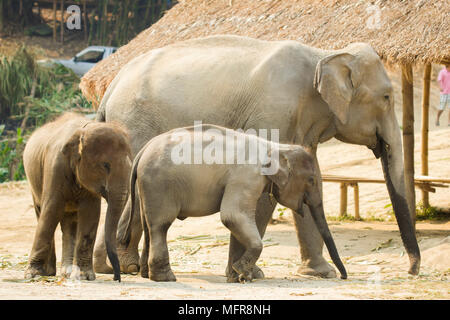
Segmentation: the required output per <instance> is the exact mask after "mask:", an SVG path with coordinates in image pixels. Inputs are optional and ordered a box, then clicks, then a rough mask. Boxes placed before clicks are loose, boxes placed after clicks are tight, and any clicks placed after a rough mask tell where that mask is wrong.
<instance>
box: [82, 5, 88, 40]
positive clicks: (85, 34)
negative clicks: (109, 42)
mask: <svg viewBox="0 0 450 320" xmlns="http://www.w3.org/2000/svg"><path fill="white" fill-rule="evenodd" d="M83 23H84V30H83V31H84V41H87V40H88V34H87V8H86V0H83Z"/></svg>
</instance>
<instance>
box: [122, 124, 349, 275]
mask: <svg viewBox="0 0 450 320" xmlns="http://www.w3.org/2000/svg"><path fill="white" fill-rule="evenodd" d="M232 141H234V142H232ZM224 146H225V147H224ZM255 146H256V148H255ZM235 150H236V152H235ZM315 177H316V176H315V172H314V165H313V158H312V157H311V156H310V154H309V153H308V152H306V151H305V150H304V149H303V148H302V147H300V146H297V145H287V144H278V143H275V142H271V141H268V140H265V139H262V138H259V137H257V136H255V135H251V134H246V133H243V132H239V131H234V130H231V129H226V128H223V127H219V126H214V125H203V126H201V125H197V126H193V127H187V128H179V129H175V130H172V131H169V132H166V133H164V134H161V135H159V136H157V137H155V138H153V139H151V140H150V141H149V142H148V143H147V144H146V145H145V146H144V148H142V150H141V151H140V152H139V153H138V154H137V155H136V157H135V159H134V163H133V167H132V173H131V183H130V188H131V214H130V216H129V222H128V226H127V231H126V232H125V236H124V239H121V240H124V241H125V242H129V240H130V234H131V232H130V229H131V228H130V226H131V221H132V216H133V213H134V210H135V192H136V191H137V193H138V196H139V200H140V208H141V221H142V226H143V230H144V248H143V252H142V256H141V263H140V265H141V275H142V276H143V277H146V278H148V277H150V279H152V280H155V281H175V280H176V278H175V275H174V274H173V272H172V270H171V268H170V263H169V253H168V248H167V240H166V237H167V231H168V229H169V227H170V225H171V224H172V223H173V221H174V220H175V219H176V218H178V219H185V218H187V217H201V216H206V215H210V214H213V213H216V212H219V211H220V215H221V220H222V222H223V224H224V225H225V226H226V227H227V228H228V229H229V230H230V231H231V233H232V235H233V236H234V237H235V238H236V239H237V240H238V241H239V242H240V243H241V244H242V245H243V246H244V247H245V251H244V252H243V253H242V256H241V257H240V258H239V259H237V260H236V261H235V262H234V263H233V264H232V268H233V270H234V271H235V272H236V273H237V274H238V281H239V282H245V281H251V280H252V278H253V274H254V273H253V272H254V270H255V263H256V261H257V260H258V258H259V256H260V254H261V251H262V248H263V243H262V240H261V233H262V232H261V230H260V229H259V228H260V226H258V225H257V222H256V221H255V212H256V210H257V209H256V208H257V203H258V199H259V198H260V197H261V196H262V194H263V193H264V192H266V193H270V194H273V196H274V198H275V199H276V200H277V201H278V202H279V203H281V204H282V205H284V206H286V207H288V208H290V209H292V210H294V211H295V212H297V213H298V214H302V211H301V207H302V205H303V204H304V203H305V204H306V205H307V206H309V208H310V211H311V214H312V216H313V219H314V221H315V223H316V226H317V228H318V230H319V232H320V234H321V235H322V237H323V239H324V242H325V244H326V246H327V248H328V251H329V253H330V256H331V259H332V260H333V262H334V264H335V265H336V266H337V268H338V269H339V271H340V273H341V278H343V279H345V278H346V277H347V274H346V270H345V268H344V266H343V264H342V262H341V260H340V258H339V255H338V252H337V249H336V246H335V244H334V241H333V238H332V236H331V233H330V230H329V229H328V225H327V222H326V219H325V215H324V211H323V206H322V200H321V195H320V192H319V187H318V184H317V182H316V178H315ZM135 188H136V190H135ZM149 249H150V250H149ZM149 251H150V252H149ZM149 269H150V274H149Z"/></svg>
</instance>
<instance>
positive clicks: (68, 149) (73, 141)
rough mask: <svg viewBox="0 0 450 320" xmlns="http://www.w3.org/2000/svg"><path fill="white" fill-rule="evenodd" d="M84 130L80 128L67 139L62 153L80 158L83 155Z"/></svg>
mask: <svg viewBox="0 0 450 320" xmlns="http://www.w3.org/2000/svg"><path fill="white" fill-rule="evenodd" d="M81 134H82V130H81V129H78V130H77V131H75V133H74V134H73V135H72V136H71V137H70V138H69V140H67V142H66V143H65V144H64V146H63V148H62V153H63V154H64V155H65V156H67V157H69V158H70V157H74V158H76V159H79V158H80V156H81V149H82V139H83V138H82V135H81Z"/></svg>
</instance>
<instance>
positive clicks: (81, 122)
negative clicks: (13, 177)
mask: <svg viewBox="0 0 450 320" xmlns="http://www.w3.org/2000/svg"><path fill="white" fill-rule="evenodd" d="M23 164H24V168H25V173H26V175H27V179H28V182H29V184H30V187H31V193H32V197H33V203H34V208H35V211H36V217H37V219H38V225H37V229H36V233H35V238H34V242H33V248H32V250H31V254H30V258H29V263H28V267H27V269H26V271H25V277H26V278H32V277H34V276H37V275H41V276H53V275H55V274H56V256H55V244H54V233H55V229H56V226H57V225H58V223H61V230H62V233H63V252H62V271H61V273H62V275H63V276H65V277H70V274H71V272H72V271H73V270H72V265H74V264H75V265H77V266H78V267H79V268H80V278H81V279H82V280H94V279H95V273H94V270H93V263H92V255H93V249H94V242H95V236H96V234H97V226H98V222H99V218H100V202H101V197H102V196H103V197H104V198H105V199H106V200H107V201H108V209H107V212H106V219H105V234H106V237H105V238H104V239H103V241H105V247H106V249H107V253H108V257H109V259H110V260H111V261H112V262H113V266H114V280H119V281H120V266H119V260H118V257H117V252H116V233H117V224H118V222H119V218H120V214H121V213H122V211H123V209H124V206H125V202H126V199H127V194H128V181H129V178H128V177H129V175H130V170H131V160H130V146H129V141H128V136H127V134H126V132H125V130H123V129H122V128H121V127H119V126H118V125H113V124H110V123H97V122H94V121H89V120H87V119H86V118H85V117H83V116H80V115H75V114H70V113H69V114H65V115H63V116H62V117H60V118H58V119H57V120H55V121H53V122H50V123H48V124H46V125H44V126H43V127H41V128H39V129H38V130H36V131H35V132H34V133H33V134H32V135H31V137H30V139H29V140H28V142H27V145H26V147H25V150H24V153H23Z"/></svg>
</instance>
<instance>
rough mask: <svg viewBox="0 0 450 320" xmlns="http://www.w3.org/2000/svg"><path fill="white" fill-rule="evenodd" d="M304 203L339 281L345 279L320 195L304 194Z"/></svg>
mask: <svg viewBox="0 0 450 320" xmlns="http://www.w3.org/2000/svg"><path fill="white" fill-rule="evenodd" d="M305 203H306V204H307V206H308V207H309V210H310V212H311V215H312V217H313V220H314V223H315V224H316V227H317V230H318V231H319V233H320V235H321V236H322V239H323V241H324V242H325V245H326V246H327V249H328V253H329V254H330V257H331V260H332V261H333V263H334V265H335V266H336V267H337V268H338V270H339V272H340V273H341V279H347V271H346V270H345V267H344V264H343V263H342V261H341V258H340V257H339V253H338V251H337V248H336V244H335V243H334V240H333V237H332V235H331V232H330V229H329V228H328V224H327V221H326V219H325V212H324V210H323V204H322V200H321V199H320V194H319V193H318V192H315V193H314V195H312V194H311V193H306V194H305Z"/></svg>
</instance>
